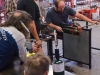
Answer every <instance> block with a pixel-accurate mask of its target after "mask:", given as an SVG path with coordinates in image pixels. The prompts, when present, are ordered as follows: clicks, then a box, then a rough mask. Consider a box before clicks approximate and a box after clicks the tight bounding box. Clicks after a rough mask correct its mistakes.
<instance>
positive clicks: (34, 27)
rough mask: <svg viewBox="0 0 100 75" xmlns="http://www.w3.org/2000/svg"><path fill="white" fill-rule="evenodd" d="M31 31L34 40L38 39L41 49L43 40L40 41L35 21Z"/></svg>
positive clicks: (31, 25) (31, 24)
mask: <svg viewBox="0 0 100 75" xmlns="http://www.w3.org/2000/svg"><path fill="white" fill-rule="evenodd" d="M29 30H30V32H31V33H32V35H33V36H34V38H35V39H36V43H37V45H38V47H41V40H40V38H39V36H38V34H37V31H36V26H35V23H34V21H32V22H31V23H30V27H29Z"/></svg>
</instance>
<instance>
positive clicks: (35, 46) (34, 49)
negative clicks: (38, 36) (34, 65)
mask: <svg viewBox="0 0 100 75" xmlns="http://www.w3.org/2000/svg"><path fill="white" fill-rule="evenodd" d="M32 52H34V53H36V52H38V49H37V45H36V44H34V43H32Z"/></svg>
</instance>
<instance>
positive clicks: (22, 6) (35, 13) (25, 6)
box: [17, 0, 41, 45]
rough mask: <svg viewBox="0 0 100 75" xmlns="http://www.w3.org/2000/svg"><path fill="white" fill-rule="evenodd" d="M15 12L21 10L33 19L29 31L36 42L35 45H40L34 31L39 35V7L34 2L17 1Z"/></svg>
mask: <svg viewBox="0 0 100 75" xmlns="http://www.w3.org/2000/svg"><path fill="white" fill-rule="evenodd" d="M17 10H23V11H26V12H28V13H29V14H30V15H31V16H32V19H33V23H32V24H31V25H32V26H31V28H30V31H31V33H32V34H33V35H35V36H34V38H35V39H36V41H37V44H38V45H40V44H41V41H40V39H39V37H38V35H37V34H36V30H37V33H39V31H40V28H41V25H40V20H39V18H40V12H39V7H38V5H37V4H36V3H35V1H34V0H19V1H18V4H17Z"/></svg>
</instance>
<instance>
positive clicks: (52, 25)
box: [47, 23, 56, 29]
mask: <svg viewBox="0 0 100 75" xmlns="http://www.w3.org/2000/svg"><path fill="white" fill-rule="evenodd" d="M47 25H48V26H50V27H52V28H55V29H56V25H54V24H52V23H50V24H47Z"/></svg>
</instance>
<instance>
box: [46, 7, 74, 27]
mask: <svg viewBox="0 0 100 75" xmlns="http://www.w3.org/2000/svg"><path fill="white" fill-rule="evenodd" d="M75 14H76V11H75V10H73V9H72V8H70V7H68V6H65V8H64V11H63V12H62V13H59V12H57V11H56V10H55V9H54V7H52V8H51V9H50V10H49V11H48V12H47V15H46V22H47V23H53V24H55V25H58V26H61V25H69V24H70V23H69V20H68V15H71V16H75Z"/></svg>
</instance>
